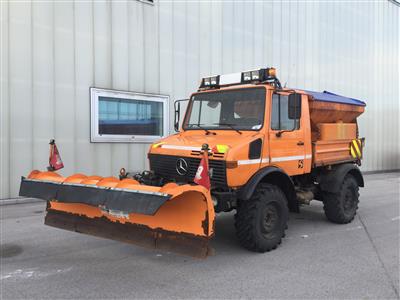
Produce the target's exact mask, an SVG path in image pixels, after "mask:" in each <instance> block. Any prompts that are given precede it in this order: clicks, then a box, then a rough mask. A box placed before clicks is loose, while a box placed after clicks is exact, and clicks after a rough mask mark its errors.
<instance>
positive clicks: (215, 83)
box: [200, 68, 277, 89]
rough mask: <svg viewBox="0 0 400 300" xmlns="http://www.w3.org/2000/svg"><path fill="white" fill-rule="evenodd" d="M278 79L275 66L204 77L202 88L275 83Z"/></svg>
mask: <svg viewBox="0 0 400 300" xmlns="http://www.w3.org/2000/svg"><path fill="white" fill-rule="evenodd" d="M276 81H277V78H276V69H275V68H261V69H256V70H249V71H244V72H241V73H232V74H224V75H217V76H211V77H204V78H203V79H202V80H201V83H200V89H211V88H218V87H220V86H225V85H235V84H243V83H245V84H246V83H255V82H269V83H275V82H276Z"/></svg>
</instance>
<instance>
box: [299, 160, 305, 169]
mask: <svg viewBox="0 0 400 300" xmlns="http://www.w3.org/2000/svg"><path fill="white" fill-rule="evenodd" d="M298 168H299V169H303V168H304V160H302V159H300V160H299V164H298Z"/></svg>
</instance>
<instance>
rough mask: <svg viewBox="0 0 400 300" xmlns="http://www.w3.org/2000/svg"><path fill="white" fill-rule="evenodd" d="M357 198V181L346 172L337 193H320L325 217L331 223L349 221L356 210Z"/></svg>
mask: <svg viewBox="0 0 400 300" xmlns="http://www.w3.org/2000/svg"><path fill="white" fill-rule="evenodd" d="M358 198H359V193H358V184H357V181H356V179H355V178H354V177H353V176H352V175H350V174H348V175H346V177H345V178H344V180H343V183H342V186H341V187H340V190H339V191H338V192H337V193H330V192H323V193H322V200H323V202H324V211H325V215H326V217H327V218H328V220H329V221H331V222H333V223H338V224H347V223H350V222H351V221H352V220H353V219H354V216H355V215H356V212H357V208H358V202H359V200H358Z"/></svg>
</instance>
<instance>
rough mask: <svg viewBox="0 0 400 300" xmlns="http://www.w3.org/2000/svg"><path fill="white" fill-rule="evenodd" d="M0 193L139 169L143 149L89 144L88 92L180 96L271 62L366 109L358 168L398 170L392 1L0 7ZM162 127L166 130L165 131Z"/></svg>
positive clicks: (297, 83)
mask: <svg viewBox="0 0 400 300" xmlns="http://www.w3.org/2000/svg"><path fill="white" fill-rule="evenodd" d="M0 7H1V161H0V163H1V173H0V190H1V191H0V192H1V193H0V198H6V197H15V196H17V194H18V187H19V180H20V176H21V175H26V174H28V172H29V171H30V170H32V169H44V168H45V166H46V165H47V160H48V144H47V143H48V141H49V139H50V138H53V137H54V138H55V139H56V141H57V144H58V146H59V149H60V151H61V155H62V158H63V161H64V164H65V166H66V167H65V169H63V170H62V172H61V173H62V174H64V175H66V174H71V173H74V172H83V173H88V174H99V175H103V176H105V175H110V174H117V173H118V170H119V169H120V167H122V166H124V167H126V168H127V169H130V170H142V169H144V168H146V167H147V162H146V152H147V149H148V145H144V144H91V143H90V142H89V141H90V139H89V134H90V128H89V125H90V123H89V115H90V111H89V87H90V86H96V87H102V88H113V89H122V90H129V91H135V92H144V93H161V94H167V95H170V97H171V119H172V106H173V101H172V100H173V99H179V98H187V97H188V95H189V94H190V93H191V92H192V91H194V90H196V88H197V86H198V83H199V80H200V78H201V77H202V76H205V75H208V74H220V73H230V72H236V71H240V70H244V69H251V68H253V67H258V66H274V67H276V68H277V70H278V76H279V77H280V79H281V82H282V83H283V84H284V83H287V86H290V87H299V88H305V89H311V90H317V91H322V90H329V91H333V92H336V93H339V94H343V95H346V96H351V97H355V98H359V99H362V100H364V101H366V102H367V108H366V112H365V113H364V115H363V116H362V117H361V118H360V123H359V127H360V133H361V136H365V137H366V143H367V144H366V148H365V153H364V155H365V158H364V165H363V170H365V171H367V170H368V171H369V170H390V169H399V168H400V161H399V153H400V138H399V120H398V118H399V109H400V108H399V102H400V101H399V13H400V10H399V6H398V5H396V4H395V3H393V2H391V1H386V0H382V1H370V2H366V1H353V2H349V1H326V2H323V1H310V2H306V1H243V2H239V1H232V2H228V1H215V2H212V1H201V2H200V1H199V2H195V1H162V0H156V1H155V4H154V5H151V4H146V3H143V2H140V1H136V0H125V1H121V0H119V1H96V0H95V1H92V2H90V1H75V2H73V1H71V2H65V1H63V2H61V1H60V2H57V1H55V2H51V1H32V2H29V1H20V2H17V1H1V3H0ZM171 131H172V124H171Z"/></svg>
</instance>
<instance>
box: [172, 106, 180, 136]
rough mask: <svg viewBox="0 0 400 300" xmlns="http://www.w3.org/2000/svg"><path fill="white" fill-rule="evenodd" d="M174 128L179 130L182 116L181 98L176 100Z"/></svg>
mask: <svg viewBox="0 0 400 300" xmlns="http://www.w3.org/2000/svg"><path fill="white" fill-rule="evenodd" d="M174 111H175V112H174V129H175V131H176V132H178V131H179V119H180V117H181V102H180V101H179V100H177V101H175V102H174Z"/></svg>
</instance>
